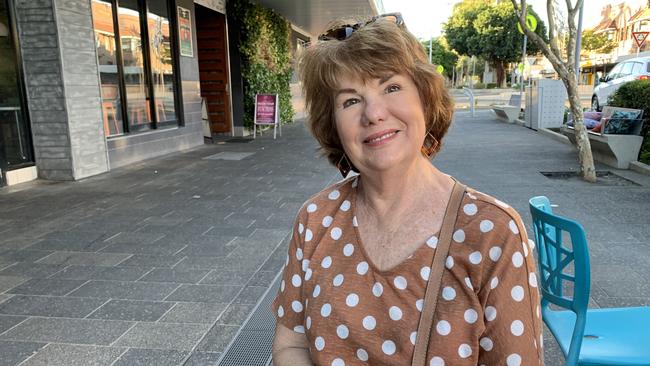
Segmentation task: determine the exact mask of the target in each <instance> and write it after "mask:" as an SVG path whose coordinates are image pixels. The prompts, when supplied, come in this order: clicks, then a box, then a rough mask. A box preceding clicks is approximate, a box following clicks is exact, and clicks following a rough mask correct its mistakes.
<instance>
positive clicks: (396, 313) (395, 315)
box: [388, 306, 402, 321]
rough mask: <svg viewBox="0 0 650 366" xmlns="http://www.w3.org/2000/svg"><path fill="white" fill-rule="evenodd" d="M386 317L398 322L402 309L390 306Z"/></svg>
mask: <svg viewBox="0 0 650 366" xmlns="http://www.w3.org/2000/svg"><path fill="white" fill-rule="evenodd" d="M388 316H390V318H391V319H393V320H395V321H397V320H400V319H402V309H400V308H398V307H397V306H391V307H390V309H388Z"/></svg>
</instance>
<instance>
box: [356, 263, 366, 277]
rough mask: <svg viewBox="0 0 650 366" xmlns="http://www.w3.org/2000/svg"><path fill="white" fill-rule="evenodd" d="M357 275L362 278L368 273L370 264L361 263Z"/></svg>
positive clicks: (358, 265)
mask: <svg viewBox="0 0 650 366" xmlns="http://www.w3.org/2000/svg"><path fill="white" fill-rule="evenodd" d="M357 273H358V274H360V275H361V276H363V275H365V274H366V273H368V263H367V262H361V263H359V264H357Z"/></svg>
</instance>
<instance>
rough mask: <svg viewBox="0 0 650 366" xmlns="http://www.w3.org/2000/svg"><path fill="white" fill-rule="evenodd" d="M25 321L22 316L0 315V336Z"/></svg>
mask: <svg viewBox="0 0 650 366" xmlns="http://www.w3.org/2000/svg"><path fill="white" fill-rule="evenodd" d="M25 319H27V318H26V317H24V316H12V315H0V334H2V333H4V332H5V331H7V329H10V328H12V327H13V326H14V325H16V324H18V323H20V322H22V321H23V320H25Z"/></svg>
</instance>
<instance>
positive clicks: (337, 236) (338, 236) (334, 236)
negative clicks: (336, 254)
mask: <svg viewBox="0 0 650 366" xmlns="http://www.w3.org/2000/svg"><path fill="white" fill-rule="evenodd" d="M341 235H343V230H341V228H338V227H335V228H333V229H332V231H331V232H330V236H331V237H332V239H334V240H339V239H341Z"/></svg>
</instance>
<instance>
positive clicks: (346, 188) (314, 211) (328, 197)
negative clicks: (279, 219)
mask: <svg viewBox="0 0 650 366" xmlns="http://www.w3.org/2000/svg"><path fill="white" fill-rule="evenodd" d="M357 178H358V176H356V175H355V176H352V177H348V178H345V179H343V180H340V181H338V182H336V183H334V184H331V185H329V186H327V187H325V188H324V189H322V190H321V191H319V192H318V193H316V194H314V195H312V196H311V197H309V198H308V199H307V200H306V201H305V202H304V203H303V204H302V206H301V207H300V209H299V210H298V216H299V217H309V216H324V215H325V212H329V211H331V210H332V208H334V207H336V208H339V207H340V206H341V205H344V206H345V205H348V206H349V205H351V202H350V200H351V196H352V194H353V193H354V190H355V189H356V187H357V182H358V181H357Z"/></svg>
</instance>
